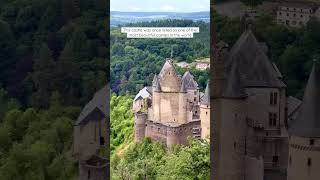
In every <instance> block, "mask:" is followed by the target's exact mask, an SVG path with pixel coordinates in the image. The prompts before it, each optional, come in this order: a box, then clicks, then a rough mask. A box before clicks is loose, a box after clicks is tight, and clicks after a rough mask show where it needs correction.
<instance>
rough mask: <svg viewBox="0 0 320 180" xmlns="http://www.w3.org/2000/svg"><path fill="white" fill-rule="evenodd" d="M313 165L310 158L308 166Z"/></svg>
mask: <svg viewBox="0 0 320 180" xmlns="http://www.w3.org/2000/svg"><path fill="white" fill-rule="evenodd" d="M311 165H312V161H311V158H308V166H311Z"/></svg>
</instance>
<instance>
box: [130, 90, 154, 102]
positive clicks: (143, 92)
mask: <svg viewBox="0 0 320 180" xmlns="http://www.w3.org/2000/svg"><path fill="white" fill-rule="evenodd" d="M151 94H152V93H151V92H150V87H144V88H142V89H141V90H140V91H139V93H138V94H137V95H136V97H135V98H134V99H133V101H136V100H137V99H139V97H141V98H142V99H144V98H147V97H150V96H151Z"/></svg>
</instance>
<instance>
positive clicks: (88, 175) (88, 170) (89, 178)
mask: <svg viewBox="0 0 320 180" xmlns="http://www.w3.org/2000/svg"><path fill="white" fill-rule="evenodd" d="M90 174H91V173H90V170H88V179H90V178H91V177H90Z"/></svg>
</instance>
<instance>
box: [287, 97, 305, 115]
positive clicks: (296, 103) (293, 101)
mask: <svg viewBox="0 0 320 180" xmlns="http://www.w3.org/2000/svg"><path fill="white" fill-rule="evenodd" d="M301 103H302V102H301V101H300V100H299V99H297V98H295V97H292V96H289V97H288V98H287V106H288V117H290V116H292V115H293V113H295V112H296V111H297V110H298V109H299V107H300V105H301Z"/></svg>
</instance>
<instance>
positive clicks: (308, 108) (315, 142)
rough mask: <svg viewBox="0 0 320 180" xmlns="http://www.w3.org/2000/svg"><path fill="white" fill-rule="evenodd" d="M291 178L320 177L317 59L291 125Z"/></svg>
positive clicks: (310, 179) (319, 75) (319, 66)
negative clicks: (298, 109) (297, 112)
mask: <svg viewBox="0 0 320 180" xmlns="http://www.w3.org/2000/svg"><path fill="white" fill-rule="evenodd" d="M289 135H290V139H289V160H288V180H301V179H307V180H318V179H319V177H320V171H319V167H320V64H319V62H315V64H314V66H313V68H312V72H311V74H310V77H309V80H308V84H307V87H306V89H305V93H304V98H303V102H302V105H301V107H300V111H299V114H298V116H297V118H296V119H295V120H294V122H292V125H291V126H290V129H289Z"/></svg>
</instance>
